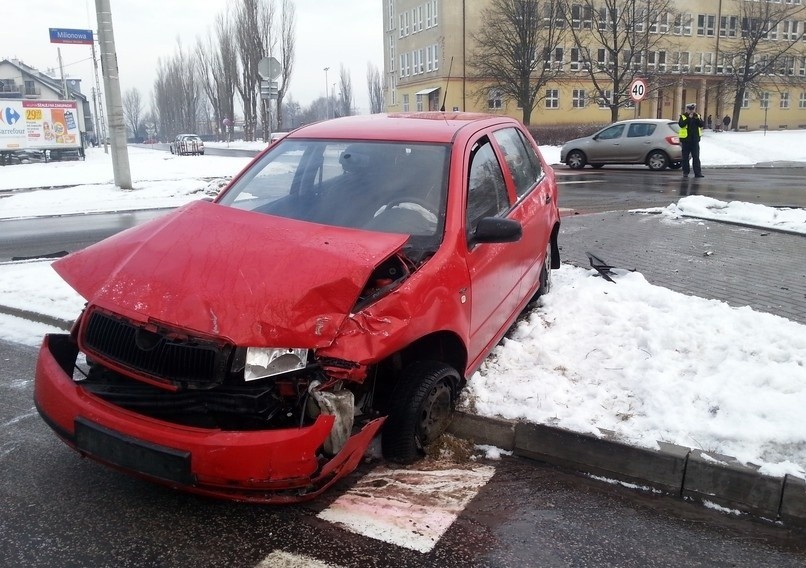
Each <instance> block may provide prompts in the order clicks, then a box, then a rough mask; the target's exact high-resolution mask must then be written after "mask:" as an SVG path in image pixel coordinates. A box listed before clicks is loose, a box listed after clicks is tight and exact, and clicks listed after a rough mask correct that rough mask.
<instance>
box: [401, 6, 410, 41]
mask: <svg viewBox="0 0 806 568" xmlns="http://www.w3.org/2000/svg"><path fill="white" fill-rule="evenodd" d="M410 24H411V12H409V11H408V10H406V11H405V12H403V35H404V36H407V35H409V33H410V28H409V26H410Z"/></svg>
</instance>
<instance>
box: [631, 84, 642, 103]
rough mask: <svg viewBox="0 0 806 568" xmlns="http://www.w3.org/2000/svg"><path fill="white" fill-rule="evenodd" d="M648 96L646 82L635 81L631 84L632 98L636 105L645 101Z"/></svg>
mask: <svg viewBox="0 0 806 568" xmlns="http://www.w3.org/2000/svg"><path fill="white" fill-rule="evenodd" d="M645 96H646V81H644V80H643V79H633V82H632V83H630V98H631V99H632V100H633V101H635V102H636V103H638V102H641V101H642V100H644V97H645Z"/></svg>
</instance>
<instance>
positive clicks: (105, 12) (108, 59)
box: [95, 0, 132, 189]
mask: <svg viewBox="0 0 806 568" xmlns="http://www.w3.org/2000/svg"><path fill="white" fill-rule="evenodd" d="M95 11H96V13H97V17H98V41H99V44H100V48H101V71H102V72H103V75H104V91H105V93H104V94H105V95H106V108H107V110H108V111H109V132H110V134H111V141H112V170H113V172H114V177H115V185H117V186H118V187H120V188H121V189H132V175H131V172H130V171H129V154H128V152H127V150H126V125H125V123H124V121H123V102H122V99H121V96H120V76H119V74H118V60H117V53H116V52H115V34H114V31H113V28H112V9H111V7H110V0H95Z"/></svg>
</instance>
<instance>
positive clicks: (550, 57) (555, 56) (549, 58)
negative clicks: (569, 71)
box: [543, 47, 563, 71]
mask: <svg viewBox="0 0 806 568" xmlns="http://www.w3.org/2000/svg"><path fill="white" fill-rule="evenodd" d="M562 68H563V48H562V47H558V48H556V49H545V50H544V51H543V69H557V70H559V71H562Z"/></svg>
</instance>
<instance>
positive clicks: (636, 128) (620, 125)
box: [560, 118, 683, 170]
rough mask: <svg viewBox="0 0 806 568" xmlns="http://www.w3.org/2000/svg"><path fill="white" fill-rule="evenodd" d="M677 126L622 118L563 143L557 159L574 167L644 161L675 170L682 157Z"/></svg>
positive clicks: (644, 162)
mask: <svg viewBox="0 0 806 568" xmlns="http://www.w3.org/2000/svg"><path fill="white" fill-rule="evenodd" d="M679 131H680V128H679V127H678V126H677V123H676V122H674V121H672V120H666V119H651V118H639V119H635V120H622V121H619V122H614V123H613V124H611V125H609V126H606V127H604V128H602V129H601V130H600V131H598V132H597V133H596V134H593V135H592V136H586V137H585V138H577V139H575V140H571V141H570V142H566V143H565V145H564V146H563V147H562V150H561V151H560V161H561V162H562V163H564V164H567V165H568V167H570V168H573V169H575V170H580V169H582V168H584V167H585V166H586V165H587V164H590V165H591V166H593V167H594V168H601V167H602V166H604V165H605V164H646V165H647V166H649V169H650V170H664V169H666V168H667V167H668V168H672V169H677V168H679V167H680V164H681V160H682V159H683V157H682V153H681V150H680V138H679V137H678V135H677V134H678V132H679Z"/></svg>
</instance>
